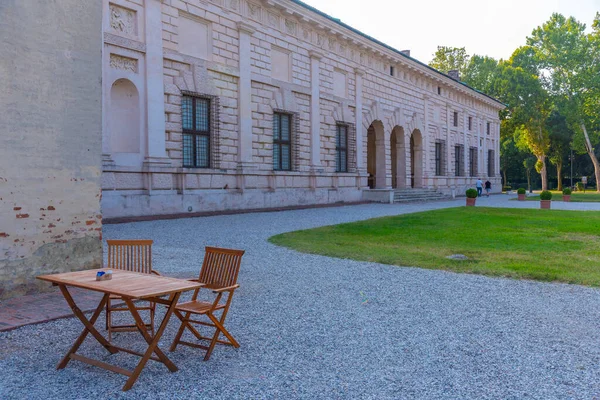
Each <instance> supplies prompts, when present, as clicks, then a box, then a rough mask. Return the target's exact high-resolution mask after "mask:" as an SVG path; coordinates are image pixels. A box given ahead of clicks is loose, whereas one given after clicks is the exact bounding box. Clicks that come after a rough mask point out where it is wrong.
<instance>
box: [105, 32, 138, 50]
mask: <svg viewBox="0 0 600 400" xmlns="http://www.w3.org/2000/svg"><path fill="white" fill-rule="evenodd" d="M104 43H106V44H112V45H113V46H118V47H123V48H125V49H129V50H134V51H138V52H140V53H145V52H146V45H145V44H144V43H142V42H138V41H137V40H133V39H128V38H124V37H122V36H118V35H114V34H112V33H108V32H104Z"/></svg>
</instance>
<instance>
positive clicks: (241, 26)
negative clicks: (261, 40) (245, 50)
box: [237, 21, 256, 35]
mask: <svg viewBox="0 0 600 400" xmlns="http://www.w3.org/2000/svg"><path fill="white" fill-rule="evenodd" d="M237 27H238V31H240V32H243V33H247V34H248V35H252V34H253V33H254V32H256V28H255V27H254V26H252V25H250V24H248V23H246V22H243V21H240V22H238V23H237Z"/></svg>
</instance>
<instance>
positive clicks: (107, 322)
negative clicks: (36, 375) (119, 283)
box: [106, 297, 112, 342]
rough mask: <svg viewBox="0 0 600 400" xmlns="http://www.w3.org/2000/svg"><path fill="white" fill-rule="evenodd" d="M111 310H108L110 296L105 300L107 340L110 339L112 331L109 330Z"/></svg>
mask: <svg viewBox="0 0 600 400" xmlns="http://www.w3.org/2000/svg"><path fill="white" fill-rule="evenodd" d="M111 319H112V318H111V311H110V297H109V298H108V300H106V331H107V332H108V341H109V342H110V341H111V340H112V331H111V324H112V320H111Z"/></svg>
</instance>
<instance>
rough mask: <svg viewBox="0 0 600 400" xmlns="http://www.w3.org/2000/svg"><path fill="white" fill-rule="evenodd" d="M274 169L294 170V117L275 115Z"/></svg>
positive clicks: (281, 114)
mask: <svg viewBox="0 0 600 400" xmlns="http://www.w3.org/2000/svg"><path fill="white" fill-rule="evenodd" d="M273 169H274V170H275V171H291V170H292V116H291V115H290V114H283V113H277V112H276V113H275V114H274V115H273Z"/></svg>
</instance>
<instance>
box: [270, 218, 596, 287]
mask: <svg viewBox="0 0 600 400" xmlns="http://www.w3.org/2000/svg"><path fill="white" fill-rule="evenodd" d="M269 240H270V241H271V242H272V243H274V244H277V245H280V246H285V247H289V248H291V249H295V250H298V251H300V252H304V253H312V254H321V255H325V256H330V257H338V258H349V259H353V260H359V261H371V262H377V263H382V264H391V265H398V266H414V267H420V268H428V269H444V270H448V271H454V272H463V273H475V274H483V275H491V276H505V277H512V278H525V279H535V280H540V281H559V282H567V283H576V284H582V285H590V286H600V212H577V211H558V210H539V209H535V210H530V209H500V208H484V207H477V208H473V207H469V208H467V207H461V208H452V209H445V210H436V211H429V212H422V213H415V214H407V215H400V216H394V217H385V218H377V219H371V220H367V221H361V222H354V223H349V224H342V225H334V226H326V227H321V228H316V229H310V230H303V231H297V232H290V233H285V234H281V235H277V236H273V237H271V238H270V239H269ZM452 254H464V255H466V256H467V257H468V258H469V259H468V260H466V261H458V260H449V259H447V258H446V257H447V256H449V255H452Z"/></svg>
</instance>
